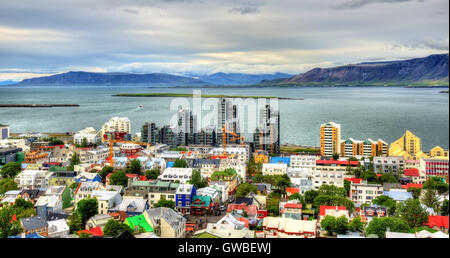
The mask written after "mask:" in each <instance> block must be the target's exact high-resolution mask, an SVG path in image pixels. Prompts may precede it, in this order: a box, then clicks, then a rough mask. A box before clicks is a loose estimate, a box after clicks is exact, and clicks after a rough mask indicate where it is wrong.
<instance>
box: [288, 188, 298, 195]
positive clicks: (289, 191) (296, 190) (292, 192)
mask: <svg viewBox="0 0 450 258" xmlns="http://www.w3.org/2000/svg"><path fill="white" fill-rule="evenodd" d="M286 192H288V193H290V194H295V193H300V188H293V187H288V188H286Z"/></svg>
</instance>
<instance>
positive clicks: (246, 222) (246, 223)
mask: <svg viewBox="0 0 450 258" xmlns="http://www.w3.org/2000/svg"><path fill="white" fill-rule="evenodd" d="M238 220H239V221H242V222H244V223H245V227H246V228H248V219H244V218H238Z"/></svg>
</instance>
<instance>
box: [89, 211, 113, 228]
mask: <svg viewBox="0 0 450 258" xmlns="http://www.w3.org/2000/svg"><path fill="white" fill-rule="evenodd" d="M110 219H112V217H111V215H109V214H97V215H95V216H93V217H91V218H89V219H88V220H87V221H86V229H87V230H90V229H93V228H97V227H99V228H101V229H102V230H103V228H104V227H105V225H106V223H108V221H109V220H110Z"/></svg>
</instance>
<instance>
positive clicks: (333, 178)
mask: <svg viewBox="0 0 450 258" xmlns="http://www.w3.org/2000/svg"><path fill="white" fill-rule="evenodd" d="M358 164H359V161H346V160H342V161H340V160H317V161H316V167H315V169H314V173H313V175H312V177H311V180H312V181H313V189H315V190H317V189H319V188H320V186H321V185H323V184H328V185H335V186H337V187H344V176H345V174H346V173H347V172H348V170H349V169H353V168H355V167H356V166H358Z"/></svg>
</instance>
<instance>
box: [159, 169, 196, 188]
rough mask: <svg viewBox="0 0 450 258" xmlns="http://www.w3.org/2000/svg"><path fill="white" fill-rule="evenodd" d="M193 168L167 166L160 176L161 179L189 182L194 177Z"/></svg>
mask: <svg viewBox="0 0 450 258" xmlns="http://www.w3.org/2000/svg"><path fill="white" fill-rule="evenodd" d="M192 171H193V169H192V168H174V167H170V168H166V169H165V170H164V171H163V173H162V174H161V175H160V176H159V177H158V179H160V180H161V181H170V182H174V183H175V182H179V183H182V184H185V183H187V182H188V181H189V180H191V177H192Z"/></svg>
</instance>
